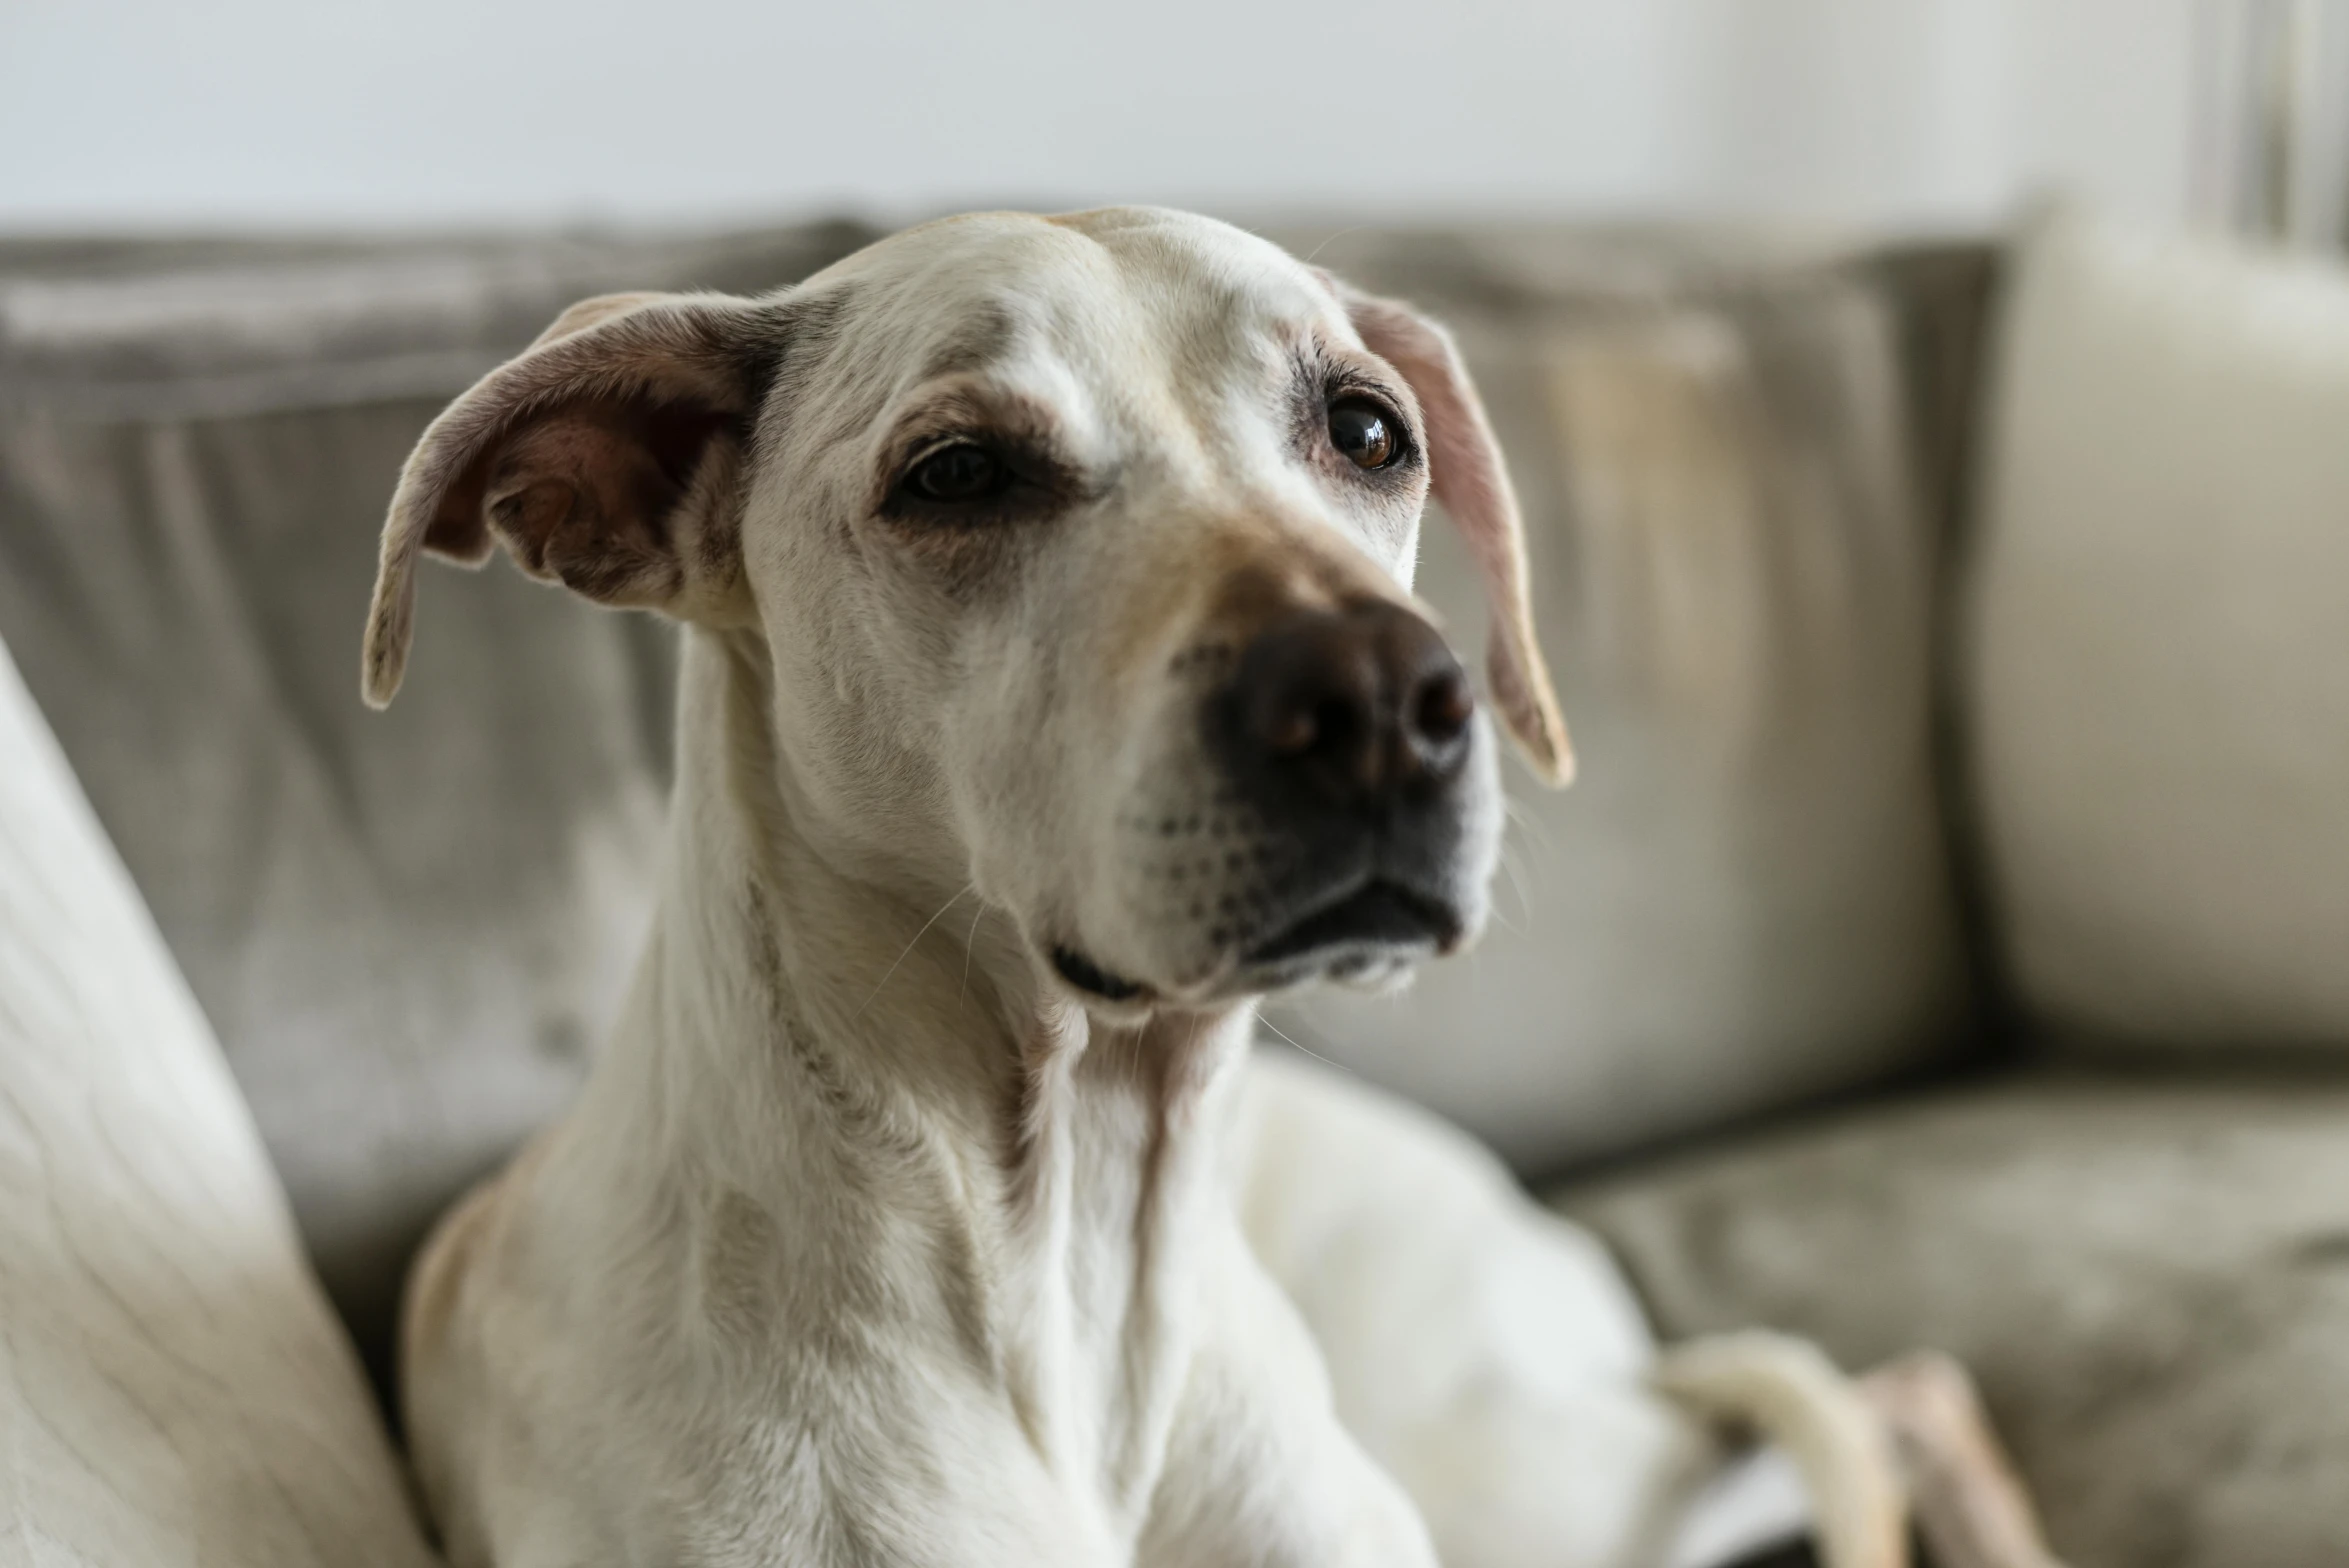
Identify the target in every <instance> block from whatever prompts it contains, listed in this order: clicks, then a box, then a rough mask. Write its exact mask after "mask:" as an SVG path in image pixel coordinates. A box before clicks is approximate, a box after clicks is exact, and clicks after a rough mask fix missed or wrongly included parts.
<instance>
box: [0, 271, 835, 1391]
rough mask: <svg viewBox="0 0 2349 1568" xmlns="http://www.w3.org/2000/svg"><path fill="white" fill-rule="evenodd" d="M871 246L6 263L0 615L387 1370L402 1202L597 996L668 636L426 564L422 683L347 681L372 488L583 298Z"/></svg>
mask: <svg viewBox="0 0 2349 1568" xmlns="http://www.w3.org/2000/svg"><path fill="white" fill-rule="evenodd" d="M857 238H858V236H856V235H855V234H853V233H851V232H848V231H844V230H840V229H834V228H825V229H819V230H811V231H791V232H785V233H781V234H775V235H767V236H751V237H747V238H736V239H720V240H710V241H701V242H695V243H690V244H685V243H675V242H671V243H666V244H649V243H643V244H639V243H627V242H612V243H603V244H597V243H591V242H586V241H559V240H558V241H547V242H543V243H483V242H475V243H447V244H423V243H418V244H411V245H401V246H392V247H386V248H369V249H359V250H349V251H346V250H343V249H340V248H337V247H334V246H326V245H311V246H286V245H278V246H267V247H259V248H256V249H254V250H250V251H240V250H238V249H237V248H235V247H227V246H201V245H199V246H193V247H189V246H172V247H162V248H161V253H160V254H159V255H158V254H154V253H149V252H146V251H143V250H142V249H141V248H140V247H137V246H123V245H116V246H82V247H67V246H51V247H38V246H16V247H10V248H7V249H4V250H0V635H4V636H5V637H6V638H7V640H8V642H9V644H10V646H11V647H12V648H13V649H14V650H15V653H16V656H17V660H18V663H19V665H20V667H21V668H22V670H23V673H24V677H25V680H26V682H27V684H28V685H29V686H30V687H31V689H32V691H33V694H34V696H35V697H36V699H37V700H38V701H39V702H40V703H41V706H42V708H43V710H44V711H45V712H46V714H47V715H48V717H49V720H50V723H51V725H52V726H53V728H54V729H55V730H56V731H57V734H58V736H59V738H60V740H61V741H62V742H63V744H64V747H65V750H66V752H67V754H68V755H69V756H70V757H71V759H72V761H73V764H74V766H75V769H76V771H77V772H78V773H79V775H80V777H81V779H82V781H83V783H84V786H85V788H86V789H87V791H88V793H89V795H90V798H91V800H92V802H93V803H94V804H95V806H96V807H97V810H98V814H99V816H100V818H101V819H102V820H103V821H104V823H105V826H106V829H107V831H108V833H109V834H110V835H111V836H112V837H113V839H114V841H115V843H116V844H117V846H119V848H120V850H121V852H122V855H123V858H124V860H125V861H126V862H127V863H128V864H129V866H130V868H131V871H132V873H133V875H134V876H135V877H136V879H137V881H138V883H139V886H140V888H141V890H142V891H143V892H144V893H145V895H146V898H147V900H148V903H149V905H150V906H151V908H152V909H153V911H154V913H155V916H156V920H157V922H158V924H159V925H160V926H161V928H162V930H163V932H164V935H165V937H166V939H167V940H168V941H169V943H170V944H171V947H172V949H173V951H174V953H175V954H176V955H177V957H178V958H179V961H180V964H181V966H182V968H183V969H184V970H185V972H186V974H187V976H188V979H189V981H190V983H191V985H192V987H193V989H194V990H195V993H196V995H197V997H198V999H199V1000H200V1001H201V1002H202V1004H203V1007H204V1009H205V1012H206V1013H207V1014H208V1015H209V1016H210V1018H211V1020H212V1023H213V1026H214V1028H215V1030H216V1031H217V1033H218V1034H219V1036H220V1038H221V1040H222V1043H223V1045H224V1047H225V1049H226V1050H227V1053H228V1055H229V1058H230V1061H231V1064H232V1065H233V1067H234V1069H235V1072H236V1075H237V1078H238V1081H239V1082H240V1083H241V1084H242V1086H243V1088H244V1090H245V1093H246V1096H247V1098H248V1099H249V1101H250V1103H251V1105H252V1108H253V1112H254V1115H255V1117H256V1119H257V1120H258V1122H259V1123H260V1127H261V1131H262V1134H263V1136H264V1138H265V1139H266V1141H267V1144H268V1147H269V1150H270V1153H271V1155H272V1156H273V1158H274V1159H275V1161H276V1163H277V1167H278V1170H279V1172H280V1174H281V1176H282V1178H283V1179H284V1182H285V1185H286V1187H287V1189H288V1192H289V1193H290V1195H291V1197H292V1200H293V1204H294V1208H295V1211H296V1214H297V1217H298V1219H299V1221H300V1224H301V1227H302V1230H303V1233H304V1236H305V1238H306V1239H307V1241H308V1243H309V1245H310V1247H311V1250H312V1253H313V1255H314V1257H315V1259H316V1262H317V1264H318V1267H319V1270H320V1273H321V1275H322V1276H323V1278H324V1280H325V1282H326V1285H327V1287H328V1289H329V1291H330V1292H331V1294H332V1295H333V1297H334V1299H335V1301H336V1303H337V1305H338V1306H339V1307H340V1308H341V1309H342V1310H343V1312H344V1314H345V1316H346V1317H347V1318H348V1319H349V1320H350V1321H351V1323H352V1325H353V1327H354V1329H355V1331H356V1332H357V1334H358V1337H359V1339H360V1341H361V1344H362V1347H363V1349H364V1350H365V1351H366V1352H367V1353H368V1354H369V1356H370V1357H371V1359H373V1360H375V1361H376V1363H377V1365H378V1367H379V1368H380V1364H381V1356H382V1354H383V1352H384V1351H385V1349H386V1347H387V1346H388V1342H389V1341H388V1331H389V1326H390V1320H391V1313H392V1306H393V1302H394V1300H395V1297H396V1291H397V1286H398V1278H399V1273H400V1270H401V1269H402V1267H403V1265H404V1263H405V1259H406V1257H407V1255H408V1253H409V1251H410V1249H411V1248H412V1246H413V1244H414V1242H415V1240H416V1239H417V1237H418V1235H419V1233H420V1231H421V1229H422V1227H423V1226H424V1225H425V1224H426V1223H428V1222H429V1220H430V1219H431V1218H432V1216H433V1215H434V1214H435V1213H436V1212H437V1211H438V1210H439V1209H440V1208H441V1207H442V1206H443V1205H444V1204H445V1203H446V1202H447V1201H448V1199H449V1198H450V1196H451V1195H452V1193H453V1192H454V1191H455V1190H456V1189H457V1188H458V1187H459V1186H460V1185H461V1184H463V1183H464V1182H466V1181H467V1180H469V1179H470V1178H472V1177H473V1176H475V1175H477V1174H479V1173H480V1172H481V1171H483V1170H484V1169H485V1168H487V1167H488V1166H490V1165H491V1164H493V1163H494V1162H495V1161H497V1160H498V1159H499V1158H500V1157H502V1156H503V1155H504V1154H505V1153H506V1152H507V1151H508V1150H509V1149H510V1148H511V1147H512V1146H513V1144H514V1143H515V1142H516V1140H517V1139H518V1138H520V1137H521V1136H522V1135H523V1134H524V1133H525V1132H526V1131H528V1130H529V1129H530V1128H531V1127H533V1126H535V1125H536V1124H537V1123H539V1122H540V1121H542V1120H543V1119H544V1118H545V1117H546V1115H547V1114H548V1113H549V1112H550V1111H551V1110H552V1109H553V1108H554V1107H556V1106H557V1105H559V1104H560V1103H561V1102H562V1101H563V1100H564V1098H565V1097H566V1096H567V1095H568V1094H569V1093H570V1091H571V1089H572V1087H573V1085H574V1084H575V1083H576V1082H577V1080H578V1078H579V1075H580V1073H581V1071H582V1070H583V1067H584V1064H585V1061H586V1056H587V1052H588V1050H589V1048H590V1046H591V1045H592V1043H593V1042H595V1041H596V1040H597V1039H598V1038H599V1037H600V1035H601V1033H602V1030H603V1028H604V1023H605V1016H606V1014H607V1013H608V1012H609V1011H610V1010H611V1009H612V1007H613V1006H614V1005H615V1004H616V1001H617V998H618V991H619V988H620V986H621V985H622V984H623V983H624V981H625V979H626V976H627V974H628V971H629V968H630V966H631V964H632V962H633V960H634V956H635V953H634V950H635V947H636V945H637V942H638V938H639V934H640V931H641V929H642V923H643V921H644V918H645V916H646V913H647V909H648V901H649V877H650V872H651V857H652V856H653V855H654V854H655V853H656V850H657V837H658V835H657V825H658V820H659V813H660V810H661V802H662V790H663V780H664V777H665V770H666V766H667V750H668V734H667V727H668V717H667V715H668V709H669V702H670V694H669V650H668V645H667V639H666V636H665V634H664V633H663V631H662V630H661V628H660V627H659V626H657V625H656V624H655V623H653V622H651V621H649V620H643V619H638V618H631V617H624V616H615V615H605V614H596V613H591V612H587V611H584V610H582V609H581V608H580V607H579V606H577V605H576V604H574V603H572V602H570V601H568V600H567V599H566V598H564V597H563V596H561V595H558V594H552V593H548V592H546V591H545V590H543V589H540V588H538V587H536V586H535V585H532V584H530V583H528V582H526V581H525V580H524V579H523V578H521V577H520V576H519V575H518V574H516V573H514V572H512V571H510V570H508V569H506V568H504V567H503V566H500V567H498V568H496V569H494V570H491V571H487V572H484V573H482V574H481V575H479V576H475V577H459V576H456V575H455V574H452V575H451V580H449V581H445V582H440V583H436V584H435V585H434V591H433V592H432V593H430V594H427V595H425V596H424V600H423V605H422V609H421V612H420V613H421V614H422V615H423V617H424V618H425V621H426V622H427V623H428V624H426V625H424V626H423V627H422V629H421V635H420V636H419V638H418V649H417V662H416V666H415V668H414V670H413V671H412V672H411V676H410V681H409V691H408V693H407V695H406V696H405V698H404V699H403V700H402V701H401V703H400V704H399V705H398V707H396V708H395V709H393V710H392V711H391V712H389V713H387V714H381V715H378V714H372V713H369V712H368V711H367V710H366V709H364V708H363V707H361V705H360V703H359V697H358V633H359V626H360V622H361V619H362V617H363V616H364V614H365V612H366V605H367V595H368V589H369V584H370V581H371V579H372V576H373V570H374V561H375V551H376V536H377V532H378V529H379V528H380V526H381V522H382V517H383V509H384V505H385V502H386V500H387V498H388V497H389V495H390V492H391V485H392V479H393V476H394V475H395V473H396V472H397V470H398V467H399V464H400V461H401V459H402V458H403V457H404V456H405V455H406V453H407V449H408V447H409V445H410V444H411V443H412V442H413V441H414V439H415V437H416V435H417V433H418V431H420V430H421V429H422V427H423V425H424V423H425V421H426V420H428V419H429V418H430V417H431V416H432V414H433V413H435V412H436V411H437V410H438V408H439V406H440V404H441V402H443V401H444V400H445V399H446V398H448V397H449V396H451V395H453V394H454V393H455V392H457V391H459V390H461V389H462V388H463V387H464V386H465V385H466V384H467V383H468V382H469V381H470V380H471V379H472V378H473V377H474V376H476V375H477V374H478V373H479V372H480V371H482V370H483V369H485V368H487V367H488V366H490V365H492V364H494V363H496V362H497V361H498V360H499V359H500V358H502V357H504V356H505V355H506V354H508V353H510V352H512V351H513V350H514V349H516V348H518V347H520V346H521V345H522V344H523V343H525V342H527V341H528V340H529V339H530V338H531V337H532V336H533V335H535V334H536V333H537V332H538V330H539V329H540V328H541V327H543V326H544V325H545V323H546V322H547V321H548V320H549V319H551V318H552V316H553V315H554V314H555V312H556V311H557V310H559V309H560V308H561V307H562V306H563V305H565V304H567V303H569V302H570V301H571V300H573V299H576V298H578V297H580V296H581V295H585V294H592V293H597V292H603V291H607V290H610V289H614V288H619V287H624V286H628V287H640V286H652V287H684V286H694V285H703V286H711V287H731V288H745V289H756V288H761V287H766V286H770V285H773V284H776V283H780V282H785V281H788V280H790V279H791V278H793V277H795V276H798V275H801V274H804V273H805V272H807V271H810V270H812V269H813V268H815V267H816V266H819V265H821V264H822V263H824V262H826V261H828V260H829V259H831V258H832V257H833V256H834V255H835V254H837V253H839V252H841V251H843V250H845V249H847V248H850V247H851V246H852V245H853V244H854V243H855V242H856V240H857ZM150 264H153V265H160V267H161V270H152V267H151V265H150Z"/></svg>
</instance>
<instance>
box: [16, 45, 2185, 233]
mask: <svg viewBox="0 0 2349 1568" xmlns="http://www.w3.org/2000/svg"><path fill="white" fill-rule="evenodd" d="M2196 3H2197V0H1515V3H1509V0H1417V3H1413V0H1182V3H1180V4H1174V5H1159V6H1140V5H1131V4H1122V3H1121V4H1111V3H1108V0H1093V3H1085V0H998V3H982V0H905V3H899V4H856V3H834V4H827V5H821V6H816V5H806V4H797V3H789V0H0V225H7V226H13V227H28V226H33V227H58V226H66V225H72V224H88V223H103V224H117V225H119V224H133V225H155V224H167V223H172V222H181V221H197V222H210V223H218V222H251V221H260V222H269V223H280V224H312V223H320V222H346V221H359V222H365V223H387V224H388V223H400V222H410V221H417V220H433V219H443V220H446V219H459V220H484V219H486V220H492V221H509V220H512V221H519V220H531V219H544V218H548V217H595V216H601V217H620V218H647V219H651V218H673V217H725V216H741V215H753V214H772V213H785V212H797V211H804V210H808V209H816V208H828V207H834V206H839V205H844V204H845V205H849V206H853V207H855V208H858V209H861V210H864V211H867V212H872V213H875V214H879V215H892V214H899V213H907V212H915V211H923V210H929V209H934V208H937V207H940V206H946V205H964V204H971V203H977V202H1001V201H1017V202H1028V203H1048V204H1071V203H1079V202H1087V201H1097V200H1153V201H1171V202H1178V203H1188V204H1194V205H1201V206H1209V207H1214V208H1217V209H1220V210H1225V211H1235V210H1236V211H1263V210H1265V209H1267V208H1271V207H1295V206H1298V205H1305V206H1309V207H1312V208H1315V209H1318V210H1321V211H1324V212H1363V213H1379V212H1451V213H1460V212H1507V211H1519V212H1523V211H1542V212H1579V213H1607V214H1618V215H1672V214H1685V213H1711V212H1722V211H1742V212H1757V211H1758V212H1766V213H1773V214H1784V215H1792V216H1797V217H1805V218H1824V219H1830V220H1854V221H1859V222H1867V223H1874V224H1894V225H1904V226H1905V225H1920V224H1927V225H1933V224H1949V223H1964V222H1968V221H1979V220H1982V219H1984V218H1987V217H1991V216H1994V215H1995V214H1997V213H1998V212H2000V211H2002V210H2003V209H2005V208H2006V207H2007V206H2008V205H2009V204H2010V203H2011V202H2013V201H2014V200H2015V199H2016V198H2017V196H2018V195H2019V194H2020V193H2023V192H2026V191H2028V190H2030V189H2032V188H2034V187H2036V186H2038V185H2040V184H2041V183H2043V182H2044V181H2046V180H2047V179H2050V178H2058V179H2062V180H2064V181H2066V182H2068V183H2071V184H2074V185H2077V186H2079V187H2082V188H2084V189H2086V190H2088V191H2089V192H2090V193H2091V194H2093V195H2095V196H2097V197H2099V198H2101V199H2103V200H2104V201H2106V202H2107V203H2108V204H2110V205H2113V206H2115V207H2118V208H2120V209H2122V210H2124V211H2126V212H2129V213H2132V214H2134V215H2137V216H2141V217H2144V218H2148V219H2152V220H2155V221H2168V220H2173V219H2175V218H2177V217H2178V216H2180V215H2181V214H2182V213H2183V212H2184V211H2185V209H2186V205H2187V201H2188V195H2189V191H2188V187H2189V175H2190V159H2189V156H2188V150H2189V141H2190V137H2191V134H2192V126H2191V120H2192V117H2193V112H2194V111H2193V91H2192V89H2193V70H2192V66H2193V58H2192V57H2193V54H2194V50H2195V38H2196V27H2195V12H2194V7H2195V5H2196Z"/></svg>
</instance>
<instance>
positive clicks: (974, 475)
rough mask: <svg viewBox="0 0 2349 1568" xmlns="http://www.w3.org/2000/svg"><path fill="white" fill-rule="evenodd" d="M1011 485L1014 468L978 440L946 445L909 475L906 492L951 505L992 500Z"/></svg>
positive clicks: (915, 466) (915, 465)
mask: <svg viewBox="0 0 2349 1568" xmlns="http://www.w3.org/2000/svg"><path fill="white" fill-rule="evenodd" d="M1010 486H1011V470H1010V468H1008V467H1007V466H1005V464H1004V461H1003V459H1002V458H1000V457H998V456H996V455H995V454H994V453H993V452H990V451H988V450H987V449H986V448H985V447H983V446H981V445H979V444H978V443H977V442H975V441H957V442H955V443H954V444H953V445H952V446H942V447H940V448H939V449H938V450H937V451H935V452H932V453H931V454H930V455H929V456H928V457H925V458H923V459H922V460H921V461H920V462H918V463H916V464H914V466H913V471H912V472H911V473H909V474H907V475H906V476H905V487H906V489H908V490H910V491H912V492H913V493H914V494H915V495H917V496H919V497H921V498H922V499H923V500H925V501H940V502H945V503H949V504H961V503H967V502H971V501H986V500H992V499H993V498H994V497H996V496H998V495H1000V494H1002V493H1003V492H1004V491H1005V490H1007V489H1009V488H1010Z"/></svg>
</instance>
